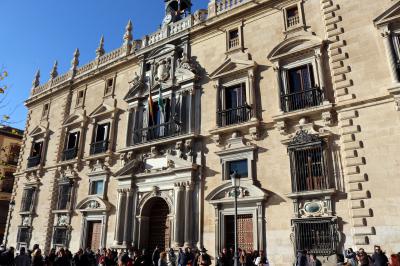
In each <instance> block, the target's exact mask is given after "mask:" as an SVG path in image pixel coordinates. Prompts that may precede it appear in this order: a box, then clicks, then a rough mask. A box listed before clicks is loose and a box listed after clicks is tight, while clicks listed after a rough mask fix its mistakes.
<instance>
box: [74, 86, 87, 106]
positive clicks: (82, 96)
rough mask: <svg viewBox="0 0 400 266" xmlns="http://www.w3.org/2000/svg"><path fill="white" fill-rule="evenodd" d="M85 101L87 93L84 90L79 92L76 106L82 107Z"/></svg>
mask: <svg viewBox="0 0 400 266" xmlns="http://www.w3.org/2000/svg"><path fill="white" fill-rule="evenodd" d="M84 99H85V91H84V90H80V91H78V93H77V95H76V106H77V107H79V106H82V105H83V102H84Z"/></svg>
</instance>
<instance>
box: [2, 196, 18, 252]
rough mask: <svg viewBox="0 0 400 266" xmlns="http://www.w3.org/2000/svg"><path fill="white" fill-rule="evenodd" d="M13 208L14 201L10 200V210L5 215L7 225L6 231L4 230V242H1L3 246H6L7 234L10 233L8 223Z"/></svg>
mask: <svg viewBox="0 0 400 266" xmlns="http://www.w3.org/2000/svg"><path fill="white" fill-rule="evenodd" d="M14 206H15V201H14V200H11V201H10V209H9V210H8V215H7V224H6V226H7V229H6V231H5V234H4V240H3V244H4V245H5V246H7V241H8V232H9V231H10V221H11V215H12V212H13V210H14Z"/></svg>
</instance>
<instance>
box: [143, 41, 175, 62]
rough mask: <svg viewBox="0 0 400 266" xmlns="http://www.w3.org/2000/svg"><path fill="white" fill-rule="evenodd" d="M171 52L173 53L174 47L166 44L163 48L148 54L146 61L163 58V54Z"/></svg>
mask: <svg viewBox="0 0 400 266" xmlns="http://www.w3.org/2000/svg"><path fill="white" fill-rule="evenodd" d="M173 51H175V45H172V44H166V45H164V46H163V47H161V48H159V49H156V50H154V51H153V52H151V53H150V54H149V57H148V59H153V58H157V57H160V56H163V55H165V54H167V53H169V52H173Z"/></svg>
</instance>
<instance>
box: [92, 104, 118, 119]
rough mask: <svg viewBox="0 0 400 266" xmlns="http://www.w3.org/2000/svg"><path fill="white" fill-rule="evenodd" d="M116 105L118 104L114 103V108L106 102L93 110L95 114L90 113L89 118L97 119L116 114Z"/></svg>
mask: <svg viewBox="0 0 400 266" xmlns="http://www.w3.org/2000/svg"><path fill="white" fill-rule="evenodd" d="M115 103H116V102H115V101H114V106H111V105H109V104H106V103H104V102H103V103H101V104H100V105H99V106H97V107H96V109H94V110H93V112H91V113H90V115H89V117H92V118H94V117H97V116H100V115H105V114H108V113H112V112H114V111H115V110H116V108H115Z"/></svg>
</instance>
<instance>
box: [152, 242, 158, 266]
mask: <svg viewBox="0 0 400 266" xmlns="http://www.w3.org/2000/svg"><path fill="white" fill-rule="evenodd" d="M159 259H160V250H159V249H158V246H156V248H155V249H154V251H153V255H152V256H151V261H152V262H153V265H154V266H157V265H158V260H159Z"/></svg>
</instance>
